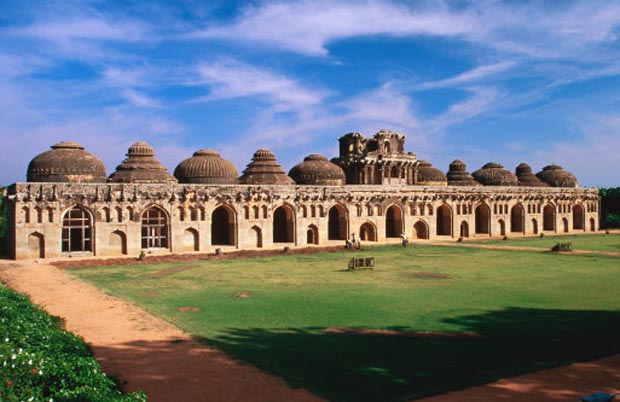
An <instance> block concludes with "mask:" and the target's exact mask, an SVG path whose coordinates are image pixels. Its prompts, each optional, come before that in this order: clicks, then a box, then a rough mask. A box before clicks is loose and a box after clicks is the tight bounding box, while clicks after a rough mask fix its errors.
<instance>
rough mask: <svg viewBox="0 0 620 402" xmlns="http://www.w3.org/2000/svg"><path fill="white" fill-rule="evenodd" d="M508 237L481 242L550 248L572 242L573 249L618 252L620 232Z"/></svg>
mask: <svg viewBox="0 0 620 402" xmlns="http://www.w3.org/2000/svg"><path fill="white" fill-rule="evenodd" d="M508 237H509V238H508V239H507V240H483V241H480V243H483V244H498V245H504V246H518V247H540V248H546V249H551V247H553V246H554V245H555V244H557V243H567V242H569V243H572V245H573V250H585V251H612V252H616V253H620V234H608V235H604V234H601V235H581V236H579V235H567V236H546V237H525V238H517V237H515V238H510V236H508Z"/></svg>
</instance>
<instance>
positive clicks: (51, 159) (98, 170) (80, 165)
mask: <svg viewBox="0 0 620 402" xmlns="http://www.w3.org/2000/svg"><path fill="white" fill-rule="evenodd" d="M50 148H52V149H51V150H50V151H46V152H43V153H42V154H39V155H37V156H36V157H34V159H32V160H31V161H30V164H29V165H28V170H27V173H26V180H27V181H29V182H72V183H104V182H105V177H106V173H105V166H104V165H103V162H101V160H100V159H99V158H97V157H96V156H95V155H93V154H91V153H88V152H86V151H84V147H83V146H81V145H80V144H78V143H77V142H73V141H63V142H59V143H57V144H55V145H52V146H51V147H50Z"/></svg>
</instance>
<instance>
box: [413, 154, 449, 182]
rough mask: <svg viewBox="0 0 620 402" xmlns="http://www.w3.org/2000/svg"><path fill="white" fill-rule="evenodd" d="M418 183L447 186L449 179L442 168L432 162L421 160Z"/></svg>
mask: <svg viewBox="0 0 620 402" xmlns="http://www.w3.org/2000/svg"><path fill="white" fill-rule="evenodd" d="M416 184H426V185H433V186H445V185H447V184H448V179H447V178H446V175H445V174H443V172H442V171H441V170H439V169H437V168H436V167H434V166H433V165H432V164H431V163H430V162H427V161H424V160H421V161H419V163H418V175H417V181H416Z"/></svg>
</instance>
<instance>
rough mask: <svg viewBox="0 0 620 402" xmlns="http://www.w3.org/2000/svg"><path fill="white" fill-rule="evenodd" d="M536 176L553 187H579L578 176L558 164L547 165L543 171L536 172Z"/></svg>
mask: <svg viewBox="0 0 620 402" xmlns="http://www.w3.org/2000/svg"><path fill="white" fill-rule="evenodd" d="M536 177H538V178H539V179H540V180H541V181H543V182H545V183H547V184H548V185H550V186H551V187H570V188H576V187H578V183H577V178H576V177H575V176H574V175H573V174H572V173H570V172H567V171H566V170H564V169H562V167H561V166H558V165H548V166H545V167H544V168H543V170H542V171H540V172H538V173H536Z"/></svg>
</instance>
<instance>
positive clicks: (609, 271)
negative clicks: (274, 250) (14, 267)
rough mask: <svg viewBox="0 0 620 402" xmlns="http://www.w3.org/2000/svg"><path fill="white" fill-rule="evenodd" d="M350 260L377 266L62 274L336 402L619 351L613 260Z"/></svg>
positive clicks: (311, 262)
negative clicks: (244, 294) (242, 294)
mask: <svg viewBox="0 0 620 402" xmlns="http://www.w3.org/2000/svg"><path fill="white" fill-rule="evenodd" d="M580 239H581V238H580ZM585 239H590V236H588V237H587V238H585ZM361 254H362V255H372V256H375V257H376V259H377V267H376V269H375V270H374V271H356V272H348V271H346V270H345V268H346V266H347V262H348V259H349V258H350V257H351V256H353V255H360V254H352V253H331V254H317V255H300V256H281V257H268V258H267V257H265V258H253V259H237V260H226V261H203V262H192V263H184V264H180V265H179V264H177V265H174V266H173V265H170V264H167V265H166V264H161V265H143V266H139V265H138V266H116V267H100V268H88V269H77V270H73V271H71V272H73V273H74V274H75V275H78V276H79V277H81V278H83V279H85V280H87V281H89V282H92V283H94V284H96V285H97V286H99V287H101V288H104V289H106V290H107V291H108V292H110V293H111V294H114V295H117V296H121V297H123V298H126V299H128V300H130V301H132V302H134V303H135V304H137V305H140V306H142V307H144V308H145V309H147V310H149V311H150V312H152V313H154V314H156V315H159V316H162V317H164V318H165V319H167V320H169V321H171V322H173V323H174V324H176V325H178V326H179V327H180V328H182V329H184V330H186V331H189V332H191V333H193V334H195V335H196V336H197V337H198V338H200V339H202V340H204V341H205V342H206V343H208V344H210V345H215V346H216V347H218V348H220V349H222V350H225V351H226V352H228V353H229V354H231V355H233V356H235V357H237V358H239V359H240V360H243V361H246V362H249V363H251V364H255V365H256V366H258V367H260V368H261V369H263V370H265V371H268V372H270V373H273V374H275V375H278V376H280V377H282V378H283V379H285V380H286V381H287V382H288V383H289V384H291V385H293V386H299V387H304V388H307V389H309V390H310V391H311V392H314V393H316V394H318V395H320V396H322V397H324V398H327V399H329V400H333V401H353V400H355V401H397V400H405V399H411V398H416V397H421V396H425V395H431V394H435V393H439V392H444V391H447V390H450V389H458V388H463V387H468V386H472V385H476V384H481V383H485V382H489V381H493V380H496V379H499V378H502V377H506V376H510V375H514V374H517V373H523V372H529V371H533V370H538V369H541V368H545V367H551V366H557V365H563V364H567V363H570V362H574V361H580V360H589V359H595V358H597V357H602V356H608V355H611V354H615V353H620V342H618V341H617V340H618V339H620V296H619V295H620V258H618V257H606V256H592V255H555V254H551V253H549V254H541V253H532V252H518V251H499V250H484V249H472V248H460V247H441V246H415V247H409V248H407V249H403V248H402V247H377V248H373V249H369V250H367V251H365V252H363V253H361ZM171 268H176V272H175V271H174V270H172V269H171ZM162 274H165V275H162ZM240 292H248V293H249V294H250V295H251V297H250V298H240V297H235V295H236V294H238V293H240ZM182 307H197V308H199V309H200V310H199V311H193V312H181V311H179V309H180V308H182ZM330 327H353V328H374V329H391V330H394V331H395V332H394V331H393V332H391V333H373V334H368V333H366V334H361V333H352V332H349V333H326V332H325V331H324V330H325V329H326V328H330ZM402 331H444V332H450V336H442V334H432V333H431V334H419V335H415V336H414V335H412V334H411V333H407V332H402ZM399 332H401V334H400V335H399ZM471 333H475V334H477V335H478V336H471Z"/></svg>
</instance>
